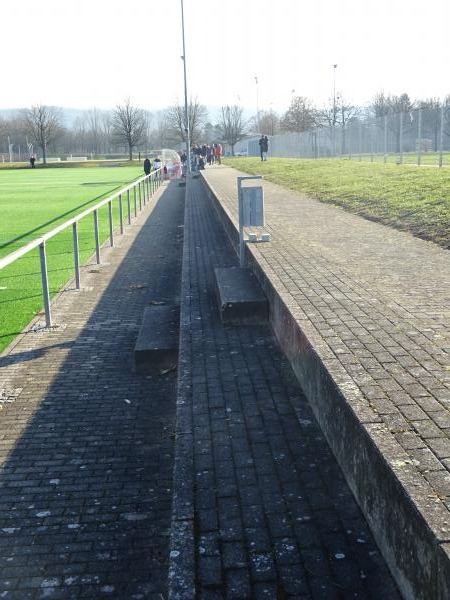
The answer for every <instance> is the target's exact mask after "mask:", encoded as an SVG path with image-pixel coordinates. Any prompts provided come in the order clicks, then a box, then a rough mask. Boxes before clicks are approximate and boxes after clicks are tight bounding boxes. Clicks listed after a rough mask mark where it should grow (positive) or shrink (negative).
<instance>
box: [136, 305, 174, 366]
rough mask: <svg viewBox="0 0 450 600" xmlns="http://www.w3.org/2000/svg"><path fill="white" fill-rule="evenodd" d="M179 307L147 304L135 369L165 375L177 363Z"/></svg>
mask: <svg viewBox="0 0 450 600" xmlns="http://www.w3.org/2000/svg"><path fill="white" fill-rule="evenodd" d="M179 329H180V307H179V306H175V305H162V306H147V307H146V308H145V310H144V315H143V318H142V325H141V328H140V331H139V336H138V339H137V341H136V346H135V348H134V361H135V367H136V371H137V372H138V373H140V374H141V375H149V374H162V373H164V371H169V370H172V369H174V368H175V367H176V366H177V363H178V344H179V340H178V337H179Z"/></svg>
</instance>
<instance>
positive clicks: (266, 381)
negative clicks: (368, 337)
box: [171, 179, 398, 600]
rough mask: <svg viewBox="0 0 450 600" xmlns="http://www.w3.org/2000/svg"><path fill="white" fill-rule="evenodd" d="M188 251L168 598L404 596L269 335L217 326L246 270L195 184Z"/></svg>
mask: <svg viewBox="0 0 450 600" xmlns="http://www.w3.org/2000/svg"><path fill="white" fill-rule="evenodd" d="M184 244H185V246H184V265H183V287H182V299H183V303H182V305H183V310H182V322H181V336H180V352H181V360H180V366H179V378H180V384H181V385H180V394H179V398H178V404H179V405H178V410H177V413H178V419H177V452H176V463H177V469H176V478H175V490H174V491H175V502H174V526H173V534H174V538H173V541H172V551H171V557H172V567H171V594H172V598H174V599H175V598H183V599H184V600H188V599H191V598H194V597H198V598H201V599H205V600H206V599H211V600H212V599H219V598H226V599H231V598H236V599H237V598H239V599H247V598H252V599H255V600H258V599H263V598H267V599H270V600H275V599H284V598H298V599H300V598H302V599H305V600H306V599H311V598H314V599H319V598H322V599H324V600H334V599H341V598H373V599H377V600H379V599H380V598H385V599H386V600H387V599H392V598H398V593H397V591H396V588H395V586H394V584H393V583H392V579H391V578H390V576H389V573H388V571H387V569H386V566H385V565H384V563H383V561H382V559H381V557H380V554H379V551H378V549H377V548H376V546H375V544H374V542H373V539H372V536H371V534H370V531H369V529H368V527H367V525H366V523H365V521H364V519H363V517H362V515H361V513H360V511H359V508H358V507H357V505H356V503H355V501H354V499H353V497H352V495H351V493H350V491H349V489H348V487H347V485H346V483H345V481H344V478H343V476H342V473H341V472H340V469H339V467H338V466H337V464H336V462H335V460H334V458H333V456H332V454H331V451H330V449H329V447H328V445H327V443H326V441H325V439H324V436H323V434H322V433H321V431H320V428H319V427H318V424H317V422H316V420H315V418H314V416H313V413H312V410H311V408H310V406H309V405H308V402H307V400H306V398H305V396H304V395H303V393H302V391H301V389H300V387H299V384H298V382H297V380H296V378H295V377H294V375H293V372H292V370H291V368H290V366H289V364H288V362H287V360H286V359H285V357H284V356H283V354H282V352H281V351H280V349H279V347H278V344H277V342H276V339H275V338H274V336H273V334H272V332H271V329H270V327H269V326H252V327H243V326H242V327H236V326H223V325H222V323H221V321H220V317H219V311H218V308H217V301H216V298H215V294H214V268H216V267H228V266H235V265H236V264H237V260H236V255H235V254H234V252H233V251H232V249H231V247H230V244H229V242H228V239H227V238H226V235H225V232H224V230H223V227H222V226H221V224H220V223H219V221H218V219H217V215H216V213H215V211H214V208H213V207H212V204H211V202H210V201H209V200H208V198H207V196H206V194H205V191H204V188H203V185H202V183H201V182H200V181H199V180H195V179H192V180H191V181H190V182H189V184H188V194H187V200H186V222H185V242H184ZM177 474H178V475H177ZM195 585H196V591H197V596H195V593H194V587H195Z"/></svg>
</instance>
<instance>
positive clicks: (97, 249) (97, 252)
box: [94, 210, 100, 265]
mask: <svg viewBox="0 0 450 600" xmlns="http://www.w3.org/2000/svg"><path fill="white" fill-rule="evenodd" d="M94 237H95V257H96V259H97V264H98V265H99V264H100V234H99V230H98V211H97V210H94Z"/></svg>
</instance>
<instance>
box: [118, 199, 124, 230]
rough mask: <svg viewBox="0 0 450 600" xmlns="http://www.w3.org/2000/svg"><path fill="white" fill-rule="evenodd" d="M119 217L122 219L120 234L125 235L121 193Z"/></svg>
mask: <svg viewBox="0 0 450 600" xmlns="http://www.w3.org/2000/svg"><path fill="white" fill-rule="evenodd" d="M119 219H120V234H121V235H123V205H122V194H119Z"/></svg>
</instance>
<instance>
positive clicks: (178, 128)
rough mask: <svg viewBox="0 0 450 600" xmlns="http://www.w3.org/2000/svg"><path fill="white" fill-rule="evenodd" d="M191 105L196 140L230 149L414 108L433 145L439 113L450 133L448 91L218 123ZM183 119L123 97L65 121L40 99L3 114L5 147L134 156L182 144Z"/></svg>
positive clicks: (0, 130) (227, 110)
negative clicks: (250, 140) (254, 138)
mask: <svg viewBox="0 0 450 600" xmlns="http://www.w3.org/2000/svg"><path fill="white" fill-rule="evenodd" d="M187 109H188V110H187V114H188V122H189V132H190V141H191V145H192V146H195V145H201V144H204V143H213V142H221V143H222V144H224V145H227V146H228V147H229V148H230V151H231V153H232V154H234V148H235V146H236V144H237V143H238V142H240V141H241V140H243V139H244V138H245V137H247V136H251V135H259V134H261V133H265V134H266V135H271V136H273V135H276V134H280V133H288V132H298V133H300V132H304V131H311V130H315V129H316V130H317V129H320V128H325V127H331V128H333V127H340V128H343V129H345V128H346V127H348V126H349V125H350V124H353V125H354V124H355V123H358V122H368V120H370V119H374V120H376V119H380V118H382V117H392V116H395V115H398V114H410V115H412V113H413V111H414V110H417V109H421V111H423V115H424V117H423V119H424V126H426V128H427V131H428V132H432V135H433V136H434V140H433V142H434V146H435V149H437V144H438V136H439V129H440V126H441V125H440V124H441V122H442V118H444V126H443V130H444V135H445V136H447V137H450V95H448V96H447V97H446V98H445V99H444V100H443V102H441V101H440V100H438V99H436V98H429V99H425V100H416V101H413V100H411V98H410V97H409V95H408V94H406V93H405V94H401V95H399V96H396V95H392V94H385V93H384V92H379V93H377V94H376V95H375V96H374V98H373V99H372V101H371V103H370V104H369V106H367V107H359V106H356V105H353V104H351V103H350V102H348V101H346V100H345V99H344V98H343V97H342V95H341V94H337V95H336V97H335V98H333V99H332V100H330V102H329V105H328V106H325V107H322V108H320V107H317V106H315V105H314V103H313V102H312V101H311V100H309V99H308V98H306V97H304V96H295V95H293V96H292V99H291V103H290V106H289V107H288V109H287V110H286V111H285V112H284V113H283V114H279V113H277V112H276V111H274V110H272V109H271V110H268V111H267V110H261V111H259V112H258V113H257V114H255V115H253V116H252V117H251V118H248V119H246V118H245V117H244V109H243V108H242V107H241V106H237V105H234V106H222V107H221V109H220V111H219V115H218V117H217V118H216V121H215V123H213V122H212V121H211V119H210V116H209V113H208V110H207V108H206V107H205V106H204V105H202V104H201V103H200V102H199V101H198V99H194V100H193V99H191V100H190V102H189V104H188V107H187ZM411 118H412V117H411ZM185 121H186V110H185V107H184V106H181V105H180V104H178V103H176V104H175V105H173V106H171V107H169V108H167V109H166V110H164V111H160V112H158V113H152V112H150V111H146V110H144V109H141V108H138V107H136V106H134V105H133V104H132V102H131V100H130V99H126V100H124V102H122V103H121V104H118V105H117V106H116V107H115V108H114V109H112V110H100V109H96V108H94V109H91V110H87V111H81V114H80V115H79V116H78V117H77V118H76V119H75V120H74V121H73V122H72V123H71V124H70V126H68V125H67V124H66V118H65V114H64V110H63V109H61V108H58V107H54V106H46V105H36V106H32V107H31V108H26V109H21V110H17V111H15V112H14V113H13V114H12V116H9V117H8V118H5V117H3V118H2V117H0V153H3V154H6V155H8V154H11V151H12V152H13V154H14V155H17V152H18V149H20V148H21V149H22V151H21V154H22V156H23V155H26V154H27V153H29V152H30V151H31V150H30V149H31V148H33V151H34V153H35V154H38V155H39V157H40V158H42V160H43V162H46V159H47V157H48V156H49V153H51V154H53V155H58V156H59V155H70V154H76V155H88V156H90V157H93V158H94V157H105V156H106V157H107V156H109V155H111V156H114V155H117V154H125V155H127V156H128V157H129V158H130V159H131V158H132V156H133V152H148V151H150V150H152V149H155V148H156V149H158V148H181V147H182V146H183V145H184V144H185V142H186V139H185V138H186V130H187V127H186V122H185ZM392 123H393V124H392V127H393V128H397V129H398V124H397V121H395V120H392ZM428 135H431V134H430V133H428Z"/></svg>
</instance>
